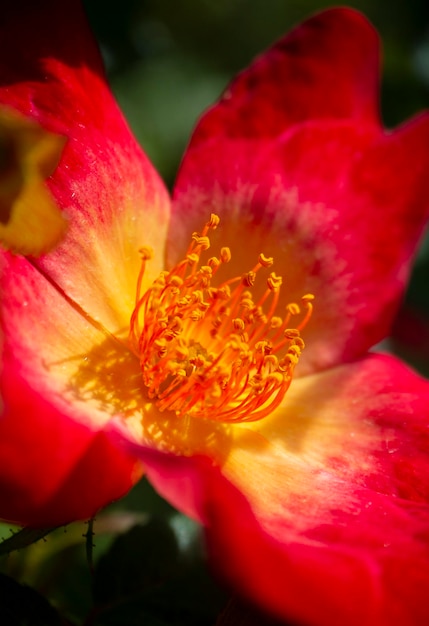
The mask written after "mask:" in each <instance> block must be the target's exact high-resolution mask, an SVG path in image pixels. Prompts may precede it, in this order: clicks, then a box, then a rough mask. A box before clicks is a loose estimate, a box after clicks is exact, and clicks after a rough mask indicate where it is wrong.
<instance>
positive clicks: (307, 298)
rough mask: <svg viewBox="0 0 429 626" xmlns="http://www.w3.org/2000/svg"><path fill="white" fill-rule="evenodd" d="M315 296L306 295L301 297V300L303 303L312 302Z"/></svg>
mask: <svg viewBox="0 0 429 626" xmlns="http://www.w3.org/2000/svg"><path fill="white" fill-rule="evenodd" d="M314 298H315V296H314V294H312V293H306V294H305V296H302V298H301V300H302V301H303V302H313V300H314Z"/></svg>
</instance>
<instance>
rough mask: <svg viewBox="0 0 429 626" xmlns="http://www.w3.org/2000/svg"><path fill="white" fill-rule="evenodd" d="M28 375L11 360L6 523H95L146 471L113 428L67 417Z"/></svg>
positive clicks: (3, 423) (3, 503)
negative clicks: (123, 446) (119, 441)
mask: <svg viewBox="0 0 429 626" xmlns="http://www.w3.org/2000/svg"><path fill="white" fill-rule="evenodd" d="M20 370H21V367H20V365H19V363H16V361H15V360H14V359H13V357H11V355H10V354H6V355H3V375H2V379H1V394H2V400H3V404H4V409H3V414H2V416H1V419H0V458H1V471H0V518H2V519H6V520H8V521H10V522H14V523H18V524H22V525H26V526H40V527H43V526H45V527H49V526H56V525H61V524H67V523H69V522H71V521H74V520H77V519H89V518H90V517H92V516H93V515H94V514H95V513H96V512H97V511H98V510H99V509H100V508H102V507H103V506H106V504H108V503H110V502H112V501H113V500H117V499H118V498H120V497H121V496H123V495H124V494H125V493H127V491H128V490H129V489H130V488H131V487H132V486H133V485H134V484H135V482H136V481H137V479H138V478H139V476H140V474H141V471H142V470H141V466H140V465H139V464H138V463H137V462H136V460H135V457H133V456H132V455H130V454H129V453H127V452H126V451H124V450H122V449H121V448H120V447H118V444H117V442H116V436H115V434H114V433H113V431H112V430H111V428H110V426H109V424H107V425H106V426H105V427H104V428H101V429H100V428H95V427H94V428H93V429H92V428H91V427H90V426H89V425H88V422H87V416H86V415H85V414H84V413H82V412H81V411H79V410H76V409H74V410H73V411H72V412H71V414H69V415H67V413H65V412H64V411H61V410H60V409H59V408H58V406H55V403H53V402H52V399H53V398H52V397H51V398H49V397H45V396H43V395H40V394H39V393H37V392H36V391H35V390H34V389H33V388H32V387H31V386H30V385H29V384H28V383H27V382H26V381H25V380H24V379H23V378H22V375H21V371H20Z"/></svg>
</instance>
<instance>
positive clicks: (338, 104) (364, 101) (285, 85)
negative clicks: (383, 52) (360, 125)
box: [192, 8, 379, 147]
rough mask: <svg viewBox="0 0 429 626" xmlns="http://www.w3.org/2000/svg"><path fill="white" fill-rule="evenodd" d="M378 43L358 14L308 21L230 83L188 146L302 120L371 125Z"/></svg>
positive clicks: (270, 132) (272, 132)
mask: <svg viewBox="0 0 429 626" xmlns="http://www.w3.org/2000/svg"><path fill="white" fill-rule="evenodd" d="M378 64H379V51H378V36H377V33H376V31H375V29H374V28H373V27H372V26H371V24H370V23H369V22H368V21H367V20H366V19H365V17H364V16H363V15H361V14H360V13H358V12H356V11H353V10H351V9H344V8H343V9H331V10H328V11H325V12H323V13H320V14H318V15H316V16H314V17H313V18H310V19H309V20H307V21H306V22H304V23H303V24H301V25H300V26H298V27H297V28H295V29H294V30H293V31H292V32H291V33H290V34H289V35H288V36H286V37H284V38H283V39H281V40H280V41H279V42H278V43H277V44H275V45H274V46H273V47H272V48H270V50H269V51H268V52H267V53H266V54H264V55H262V56H260V57H259V58H257V59H256V60H255V61H254V62H253V63H252V65H251V67H250V68H249V69H247V70H245V71H244V72H242V73H241V74H239V75H238V76H237V78H236V79H235V80H234V81H233V82H232V84H231V85H230V87H229V88H228V89H227V91H226V92H225V94H224V96H223V98H222V100H221V101H220V102H219V104H218V105H217V106H215V107H213V108H212V109H211V110H210V111H209V112H208V113H206V115H205V116H204V117H203V119H202V120H201V122H200V123H199V124H198V126H197V129H196V131H195V134H194V136H193V138H192V147H196V146H197V145H198V144H200V143H204V142H205V141H207V140H210V139H211V138H213V137H214V136H216V135H218V136H220V137H229V138H241V137H248V138H250V137H252V138H255V137H259V138H263V137H264V138H267V137H275V136H278V135H279V134H281V133H283V132H284V131H285V130H287V129H288V128H290V127H291V126H294V125H295V124H297V123H300V122H303V121H306V120H308V119H314V120H322V119H338V120H339V119H352V118H353V119H356V120H360V121H361V122H364V123H365V124H376V125H378V104H377V97H378Z"/></svg>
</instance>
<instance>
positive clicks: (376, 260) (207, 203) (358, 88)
mask: <svg viewBox="0 0 429 626" xmlns="http://www.w3.org/2000/svg"><path fill="white" fill-rule="evenodd" d="M351 28H352V30H353V33H351V32H350V29H351ZM333 31H335V33H336V36H335V37H334V36H333ZM337 31H338V32H337ZM341 33H345V34H346V35H347V36H350V37H351V35H352V34H353V39H350V45H346V46H345V47H344V49H343V48H342V47H341V46H340V45H338V48H337V47H336V46H337V43H338V44H341V42H343V39H342V36H343V35H342V34H341ZM297 39H298V40H299V46H298V45H296V44H295V43H294V42H295V41H296V40H297ZM325 39H326V40H325ZM352 41H353V45H352ZM376 43H377V42H376V39H375V37H374V32H373V30H372V28H371V27H369V26H368V24H367V22H366V21H365V20H364V19H363V18H362V17H360V16H359V15H358V14H356V13H355V12H353V11H350V10H347V9H346V10H345V9H335V10H330V11H327V12H325V13H322V14H320V15H318V16H316V17H315V18H312V19H311V20H310V21H309V22H306V23H305V24H304V25H303V26H301V27H299V28H298V29H297V30H296V31H294V32H293V33H292V34H291V35H289V36H287V37H286V38H285V39H284V40H283V42H280V44H279V45H277V46H275V47H274V48H273V49H271V50H269V51H268V52H267V53H266V54H265V55H264V56H263V57H262V58H261V59H259V60H258V61H256V63H255V64H254V65H252V66H251V67H250V68H249V69H248V70H246V71H245V72H244V73H243V74H242V75H240V76H239V78H238V79H237V83H235V82H234V83H233V84H232V87H231V91H230V92H228V94H227V97H226V98H224V99H223V100H221V102H220V103H219V104H218V105H217V106H215V107H214V108H213V109H212V110H210V111H209V112H208V113H207V114H206V115H205V116H204V117H203V118H202V120H201V122H200V123H199V125H198V126H197V129H196V131H195V134H194V136H193V138H192V140H191V144H190V146H189V148H188V151H187V153H186V155H185V158H184V161H183V164H182V167H181V170H180V174H179V177H178V181H177V186H176V190H175V196H174V197H175V206H174V215H173V222H172V227H171V232H172V233H173V234H174V237H173V236H172V237H171V242H170V244H169V249H170V255H171V258H172V260H175V258H177V256H179V255H182V254H183V249H182V241H183V240H184V233H185V232H190V231H193V230H198V229H199V228H200V227H201V224H202V223H204V221H205V220H206V217H207V214H208V213H209V212H211V211H213V212H215V213H217V214H219V215H220V217H221V225H220V228H219V229H218V231H217V232H216V233H215V234H214V236H213V238H212V239H213V241H212V248H214V249H216V247H217V246H218V245H230V246H231V248H232V255H233V260H234V254H235V257H236V258H239V261H238V263H235V264H234V268H233V269H234V274H237V273H239V272H244V271H248V270H249V269H250V267H252V266H253V264H254V262H255V259H256V258H257V256H258V254H259V252H261V251H262V252H264V253H265V254H268V255H269V256H273V257H274V259H275V263H276V265H275V266H274V269H275V271H276V272H277V273H279V274H282V275H283V277H284V284H285V286H284V288H283V290H282V293H283V294H284V295H283V296H282V302H283V303H284V304H285V303H286V302H288V301H289V302H290V301H294V300H297V299H299V297H300V296H301V295H303V294H305V293H308V292H312V293H314V294H315V295H316V302H315V314H314V317H313V319H312V320H311V322H310V324H309V325H308V327H307V328H306V329H305V331H304V338H305V340H306V343H307V345H308V346H309V348H308V350H307V351H306V352H305V353H304V357H303V359H302V361H301V362H300V365H299V368H298V373H299V374H300V375H302V374H303V373H305V372H308V371H314V369H321V368H325V367H329V366H330V365H332V364H335V363H338V362H339V361H343V360H350V359H353V358H355V357H356V356H360V355H362V354H364V353H365V352H366V351H367V350H368V348H369V347H371V346H372V345H374V344H375V343H377V342H378V341H379V340H380V339H382V338H383V337H384V336H386V334H387V332H388V330H389V327H390V323H391V320H392V316H393V314H394V312H395V309H396V307H397V303H398V301H399V299H400V297H401V295H402V293H403V290H404V285H405V283H406V280H407V277H408V273H409V268H410V262H411V259H412V254H413V250H414V249H415V247H416V245H417V242H418V240H419V237H420V236H421V233H422V229H423V226H424V224H425V221H426V219H427V216H428V211H429V201H428V198H429V180H428V177H427V176H426V172H427V170H428V168H429V153H428V150H427V145H428V142H429V117H428V116H421V117H420V118H418V119H416V120H414V121H413V122H411V123H409V124H408V125H405V126H404V127H402V128H400V129H398V130H397V131H396V132H393V133H385V132H383V130H382V129H381V128H380V126H379V125H378V123H377V121H376V116H375V113H374V111H375V109H376V88H375V83H376V80H375V78H374V77H375V75H376V74H377V70H378V62H377V45H376ZM289 47H291V49H292V50H293V51H294V54H293V55H291V54H283V53H280V52H279V51H281V50H283V49H285V50H288V49H289ZM361 49H362V50H363V51H364V52H363V54H362V57H361V61H360V62H357V61H356V58H355V56H354V55H355V52H356V51H358V50H361ZM303 67H305V68H306V69H305V71H304V69H303ZM283 73H284V74H285V75H286V76H287V77H288V80H289V81H290V86H289V83H287V82H285V83H283V82H282V81H279V80H277V78H276V77H277V76H278V75H282V74H283ZM254 76H257V77H258V79H257V80H256V79H254ZM303 76H304V77H305V79H306V80H303V78H302V77H303ZM333 76H336V77H337V79H338V85H339V87H338V90H335V91H334V90H333V89H332V81H333ZM236 85H237V87H236ZM267 91H268V93H269V94H271V92H274V93H275V94H277V95H276V96H272V97H271V96H270V98H266V97H265V95H266V92H267ZM310 94H311V95H310ZM333 94H335V97H333ZM344 94H346V96H347V97H344V98H343V95H344ZM350 94H353V97H352V96H351V95H350ZM364 94H365V97H364ZM351 98H352V99H353V98H354V104H355V106H354V107H353V106H351V104H350V103H351ZM337 99H338V102H339V104H338V108H336V102H337ZM325 100H326V105H325V104H323V103H324V102H325ZM303 101H305V102H306V105H304V104H303ZM368 102H371V103H372V106H369V105H368ZM346 103H349V106H346ZM365 103H366V104H365ZM291 110H292V111H300V112H302V116H301V117H300V116H299V115H298V114H294V115H291V114H290V111H291ZM370 111H372V112H373V113H370ZM240 120H241V121H240ZM252 120H259V123H258V124H256V121H252ZM271 120H275V124H274V126H273V125H272V122H271ZM239 241H245V242H246V245H245V246H241V247H240V248H239V249H237V247H236V248H234V245H237V242H239ZM179 248H180V249H179ZM249 263H251V265H250V266H249Z"/></svg>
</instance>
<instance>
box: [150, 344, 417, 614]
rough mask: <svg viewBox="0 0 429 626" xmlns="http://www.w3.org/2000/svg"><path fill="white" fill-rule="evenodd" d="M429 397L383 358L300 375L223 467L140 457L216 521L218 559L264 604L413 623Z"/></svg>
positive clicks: (182, 499) (181, 500) (279, 610)
mask: <svg viewBox="0 0 429 626" xmlns="http://www.w3.org/2000/svg"><path fill="white" fill-rule="evenodd" d="M428 406H429V383H428V382H427V381H424V380H423V379H421V378H419V377H418V376H416V375H415V374H413V373H412V372H411V371H409V370H408V369H407V368H406V367H405V366H404V365H402V364H401V363H400V362H399V361H397V360H395V359H393V358H390V357H383V356H380V355H373V356H370V357H368V358H367V359H365V360H363V361H360V362H357V363H355V364H352V365H345V366H341V367H339V368H335V369H332V370H330V371H328V372H325V373H323V374H317V375H314V376H311V377H306V378H302V379H300V380H297V381H295V383H294V384H293V386H292V388H291V389H290V391H289V392H288V396H287V399H286V401H285V402H284V406H283V408H282V409H281V410H279V411H278V412H277V413H276V414H273V415H272V416H271V417H270V418H267V419H265V420H262V421H261V422H260V423H255V424H253V425H247V426H238V427H235V428H234V433H233V435H232V440H233V441H232V442H231V446H230V450H229V454H228V455H227V457H226V459H225V461H224V462H223V464H222V465H221V466H219V465H217V464H216V463H214V464H213V462H212V463H210V461H208V459H207V458H201V457H198V456H194V457H190V458H185V459H183V458H182V459H181V458H179V457H173V456H167V457H164V458H163V456H162V455H161V454H160V453H155V452H153V451H152V452H151V451H149V452H148V451H147V450H144V449H141V451H140V454H141V457H142V459H143V460H144V463H145V466H146V468H147V473H148V476H149V478H150V479H151V481H152V482H153V483H154V484H155V486H156V487H157V489H158V490H159V491H160V492H161V493H163V494H165V495H166V496H167V497H168V498H169V499H170V501H172V502H173V503H174V504H175V505H176V506H179V508H183V509H184V510H185V511H186V512H188V513H190V512H191V513H192V512H193V514H194V516H196V517H197V518H198V519H200V520H202V521H203V523H204V524H205V525H206V526H207V527H208V536H209V545H210V553H211V555H212V558H213V559H214V561H215V562H216V566H217V568H218V569H219V570H220V571H221V572H222V574H223V575H224V576H226V578H227V579H228V580H230V581H231V582H232V583H233V584H234V585H235V586H236V587H238V588H239V589H241V591H242V592H243V593H245V594H246V595H248V596H249V597H251V598H253V599H254V600H256V601H258V602H259V603H260V604H261V606H265V608H266V609H267V610H269V611H272V612H273V613H275V614H276V615H278V616H280V617H282V618H283V619H291V620H297V621H298V622H299V623H301V622H302V623H308V624H315V625H316V624H317V625H318V626H320V625H322V626H325V625H326V626H328V625H329V626H331V625H332V624H336V625H338V626H340V625H342V624H350V625H352V626H358V624H359V625H360V624H362V623H364V624H368V625H371V626H380V625H382V626H388V625H389V626H394V625H395V624H398V623H401V624H407V625H409V626H411V625H413V626H417V625H422V624H424V623H426V622H427V620H428V619H429V609H428V608H427V603H426V601H425V598H426V594H427V589H428V585H429V567H428V565H429V533H428V527H429V526H428V524H429V506H428V502H429V478H428V477H429V459H428V456H427V449H428V448H427V446H428V434H429V431H428V427H427V407H428ZM222 477H223V478H225V479H226V481H225V480H224V479H223V478H222ZM240 494H241V496H240ZM225 554H228V559H225V556H224V555H225ZM308 598H311V599H312V601H311V602H310V603H309V602H308V601H306V599H308Z"/></svg>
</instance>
